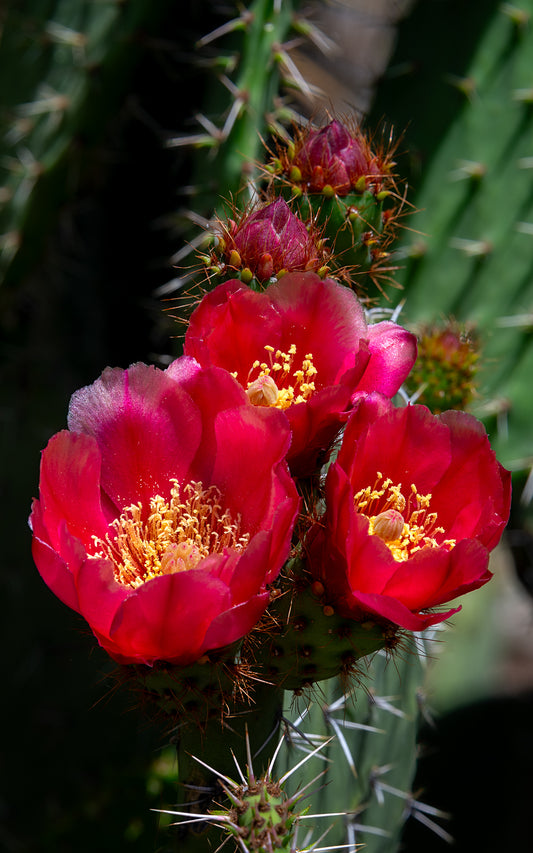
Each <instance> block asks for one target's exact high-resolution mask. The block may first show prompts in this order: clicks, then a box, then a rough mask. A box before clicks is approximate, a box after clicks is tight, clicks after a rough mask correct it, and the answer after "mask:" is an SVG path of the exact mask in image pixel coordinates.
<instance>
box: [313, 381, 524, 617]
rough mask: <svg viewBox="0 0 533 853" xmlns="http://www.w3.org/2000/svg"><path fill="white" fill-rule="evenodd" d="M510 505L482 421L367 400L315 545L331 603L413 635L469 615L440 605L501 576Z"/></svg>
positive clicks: (347, 437) (352, 428)
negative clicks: (498, 563) (499, 558)
mask: <svg viewBox="0 0 533 853" xmlns="http://www.w3.org/2000/svg"><path fill="white" fill-rule="evenodd" d="M510 497H511V486H510V474H509V472H508V471H506V470H505V469H504V468H502V466H501V465H500V464H499V463H498V462H497V460H496V458H495V456H494V453H493V451H492V449H491V447H490V445H489V441H488V438H487V435H486V433H485V430H484V429H483V426H482V425H481V424H480V423H479V422H478V421H477V420H476V419H475V418H474V417H472V416H471V415H468V414H465V413H464V412H457V411H448V412H444V413H443V414H441V415H439V416H437V415H432V414H431V413H430V412H429V410H428V409H426V408H425V407H424V406H406V407H405V408H394V406H393V405H392V404H391V403H390V402H389V401H388V400H386V399H385V398H383V397H381V396H380V395H378V394H373V395H369V396H368V397H366V398H365V399H363V400H361V401H360V403H359V404H358V406H357V407H356V409H355V410H354V412H353V414H352V415H351V417H350V419H349V421H348V423H347V425H346V430H345V434H344V438H343V443H342V446H341V449H340V452H339V455H338V457H337V460H336V461H335V462H334V463H333V464H332V465H331V467H330V469H329V471H328V476H327V480H326V513H325V516H324V518H323V520H322V523H321V524H317V525H316V526H315V527H314V528H313V529H312V531H311V534H310V538H309V543H308V544H309V565H310V569H311V572H312V574H313V575H314V577H315V579H317V580H319V581H320V582H321V583H322V585H323V586H324V588H325V602H326V603H327V604H329V605H330V606H333V607H334V608H336V609H337V610H338V612H339V613H340V614H342V615H345V616H348V617H353V618H354V619H356V620H357V621H361V622H363V621H367V620H376V621H378V622H388V623H393V624H395V625H399V626H401V627H403V628H407V629H409V630H412V631H420V630H422V629H423V628H425V627H427V626H428V625H432V624H434V623H436V622H440V621H442V620H444V619H447V618H448V617H449V616H450V615H451V614H452V613H455V612H457V610H459V609H460V608H458V607H457V608H455V609H450V610H445V611H442V610H440V611H438V612H431V611H432V609H433V608H435V607H439V606H440V605H442V604H445V603H446V602H449V601H451V600H452V599H454V598H456V597H457V596H459V595H462V594H463V593H466V592H469V591H470V590H473V589H477V588H478V587H480V586H482V585H483V584H484V583H486V582H487V581H488V580H489V579H490V578H491V573H490V571H489V570H488V568H487V567H488V561H489V551H490V550H491V549H492V548H494V547H495V546H496V545H497V543H498V541H499V539H500V537H501V535H502V532H503V528H504V526H505V523H506V522H507V519H508V516H509V507H510ZM428 611H429V612H428Z"/></svg>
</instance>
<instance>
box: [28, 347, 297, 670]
mask: <svg viewBox="0 0 533 853" xmlns="http://www.w3.org/2000/svg"><path fill="white" fill-rule="evenodd" d="M288 444H289V430H288V426H287V422H286V419H285V418H284V416H283V415H282V414H281V413H280V412H266V411H265V410H260V409H255V408H254V407H252V406H250V405H249V403H248V399H247V397H246V395H245V393H244V392H243V390H242V388H240V386H239V385H238V383H237V382H235V380H234V379H233V378H232V377H231V376H229V374H227V373H226V372H225V371H222V370H218V369H215V368H212V369H206V370H203V369H201V368H200V367H199V365H198V364H197V363H196V362H194V360H193V359H187V358H182V359H178V360H177V361H175V362H174V363H173V364H171V365H170V367H169V368H168V369H167V370H165V371H161V370H158V369H156V368H154V367H148V366H146V365H144V364H136V365H134V366H132V367H130V368H129V369H128V370H125V371H124V370H120V369H115V370H112V369H107V370H106V371H104V373H103V374H102V376H101V377H100V379H98V380H97V381H96V382H95V383H94V384H93V385H90V386H88V387H87V388H82V389H81V390H80V391H77V392H76V393H75V394H74V395H73V397H72V400H71V403H70V408H69V430H64V431H63V432H60V433H58V434H57V435H55V436H54V437H53V438H52V439H51V440H50V442H49V444H48V446H47V447H46V449H45V450H44V451H43V455H42V461H41V478H40V486H39V490H40V497H39V500H36V501H34V504H33V509H32V515H31V519H30V524H31V527H32V529H33V556H34V559H35V562H36V564H37V567H38V569H39V572H40V573H41V575H42V577H43V579H44V580H45V582H46V583H47V584H48V586H49V587H50V588H51V589H52V591H53V592H54V593H55V594H56V595H57V596H58V597H59V598H60V599H61V600H62V601H63V602H64V603H65V604H67V605H68V606H69V607H72V608H73V609H74V610H76V611H78V612H79V613H80V614H81V615H82V616H83V617H84V618H85V619H86V620H87V622H88V623H89V625H90V627H91V629H92V631H93V632H94V634H95V636H96V637H97V639H98V641H99V642H100V644H101V645H102V646H103V647H104V648H105V649H106V651H107V652H109V654H110V655H111V657H112V658H114V660H116V661H118V662H119V663H144V664H149V665H151V664H153V663H154V662H155V661H157V660H163V661H169V662H171V663H176V664H188V663H191V662H193V661H195V660H197V659H198V658H199V657H201V656H202V655H203V654H204V653H205V652H207V651H209V650H211V649H216V648H219V647H223V646H225V645H228V644H230V643H233V642H234V641H236V640H238V639H239V638H241V637H242V636H244V635H245V634H246V633H247V632H248V631H249V630H250V629H251V628H252V627H253V625H254V624H255V623H256V622H257V620H258V619H259V617H260V616H261V614H262V613H263V611H264V610H265V608H266V606H267V603H268V600H269V593H268V591H267V590H266V584H267V583H269V582H270V581H272V580H273V579H274V578H275V577H276V576H277V574H278V572H279V569H280V568H281V566H282V564H283V562H284V560H285V559H286V557H287V554H288V550H289V545H290V536H291V532H292V527H293V522H294V519H295V516H296V513H297V508H298V497H297V494H296V489H295V486H294V482H293V481H292V479H291V478H290V475H289V472H288V469H287V464H286V462H285V454H286V451H287V447H288ZM251 471H253V476H251V475H250V472H251Z"/></svg>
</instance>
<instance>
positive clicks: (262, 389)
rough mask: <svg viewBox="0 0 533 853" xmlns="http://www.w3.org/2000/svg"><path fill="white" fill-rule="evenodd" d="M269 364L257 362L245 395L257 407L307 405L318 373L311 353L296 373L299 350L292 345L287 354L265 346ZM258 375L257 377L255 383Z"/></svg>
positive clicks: (278, 407) (249, 377) (251, 372)
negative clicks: (314, 378) (296, 359)
mask: <svg viewBox="0 0 533 853" xmlns="http://www.w3.org/2000/svg"><path fill="white" fill-rule="evenodd" d="M265 350H266V351H267V353H268V357H269V363H268V364H267V362H266V361H259V359H257V360H256V361H254V363H253V365H252V369H251V370H250V373H249V374H248V387H247V389H246V393H247V394H248V397H249V398H250V400H251V402H252V403H253V404H254V406H275V407H276V408H277V409H288V408H289V406H292V405H294V404H295V403H305V401H306V400H308V399H309V397H310V396H311V395H312V394H313V392H314V391H315V390H316V389H315V383H314V381H313V377H314V376H315V375H316V373H317V369H316V367H315V366H314V364H313V355H312V353H307V355H306V356H305V358H304V359H303V360H302V362H301V366H300V367H299V368H298V369H297V370H293V366H294V357H295V355H296V346H295V344H291V346H290V347H289V351H288V352H282V351H281V350H279V349H278V350H274V347H271V346H268V345H267V346H265ZM255 371H259V373H258V375H257V376H256V377H255V379H253V378H252V377H253V375H254V373H255Z"/></svg>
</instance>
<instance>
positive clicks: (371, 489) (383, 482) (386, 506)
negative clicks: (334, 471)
mask: <svg viewBox="0 0 533 853" xmlns="http://www.w3.org/2000/svg"><path fill="white" fill-rule="evenodd" d="M430 504H431V494H428V495H420V494H419V493H418V491H417V488H416V486H415V485H414V484H413V483H411V489H410V492H409V494H408V496H407V498H406V497H405V495H404V494H403V492H402V484H401V483H399V484H398V485H394V484H393V482H392V480H390V479H388V478H387V479H385V478H384V476H383V474H382V473H381V472H380V471H378V472H377V479H376V482H375V483H374V485H373V486H367V487H366V488H365V489H361V490H360V491H359V492H357V494H356V495H355V496H354V506H355V510H356V512H358V513H360V514H361V515H366V516H367V518H368V520H369V529H368V532H369V533H370V534H371V535H373V536H379V538H380V539H382V540H383V542H385V544H386V546H387V547H388V548H389V550H390V551H391V553H392V556H393V557H394V559H395V560H399V561H404V560H408V559H409V557H411V556H412V555H413V554H414V553H415V552H416V551H420V549H421V548H427V547H429V548H443V547H444V548H447V549H448V550H451V549H452V548H453V546H454V545H455V539H444V540H441V541H440V542H439V541H437V539H436V538H435V537H436V536H439V535H440V534H442V533H444V528H443V527H439V526H438V525H437V513H436V512H430Z"/></svg>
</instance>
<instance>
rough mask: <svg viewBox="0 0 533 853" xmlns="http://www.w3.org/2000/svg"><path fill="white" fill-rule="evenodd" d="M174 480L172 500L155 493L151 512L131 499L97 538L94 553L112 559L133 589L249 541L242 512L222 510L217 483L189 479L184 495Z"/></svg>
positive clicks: (119, 576) (122, 580) (118, 573)
mask: <svg viewBox="0 0 533 853" xmlns="http://www.w3.org/2000/svg"><path fill="white" fill-rule="evenodd" d="M171 483H172V489H171V491H170V500H165V499H164V498H162V497H161V496H160V495H156V496H155V497H153V498H151V499H150V509H149V513H148V515H147V517H146V514H145V513H143V507H142V504H141V503H138V504H133V505H132V506H128V507H126V508H125V509H124V510H123V512H122V514H121V515H120V517H119V518H116V519H115V520H114V521H113V522H112V523H111V525H110V526H111V528H112V529H113V532H112V533H111V532H110V533H108V534H107V535H106V537H105V539H99V538H98V537H96V536H94V537H93V539H94V546H95V551H94V553H93V555H92V556H93V557H95V558H96V557H98V558H106V559H108V560H111V561H112V562H113V563H114V566H115V577H116V579H117V581H119V582H120V583H123V584H127V585H128V586H131V587H133V588H134V589H135V588H137V587H138V586H140V585H141V584H143V583H145V582H146V581H149V580H152V578H155V577H158V576H159V575H168V574H174V573H175V572H183V571H188V570H189V569H195V568H196V567H197V565H198V564H199V563H200V562H201V561H202V560H203V559H204V558H205V557H208V556H209V555H210V554H221V553H223V552H224V550H225V549H227V548H231V549H234V550H237V551H241V550H242V549H243V548H245V547H246V545H247V544H248V542H249V539H250V536H249V534H248V533H245V534H241V530H240V525H241V519H240V516H237V518H236V519H234V518H233V517H232V515H231V513H230V512H229V510H227V509H226V510H222V507H221V505H220V499H221V494H220V492H219V490H218V489H217V488H216V487H215V486H211V487H210V488H208V489H204V488H203V486H202V484H201V483H189V484H187V485H186V486H185V488H184V489H183V491H184V494H185V496H184V498H182V497H181V495H180V487H179V484H178V482H177V480H171Z"/></svg>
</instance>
